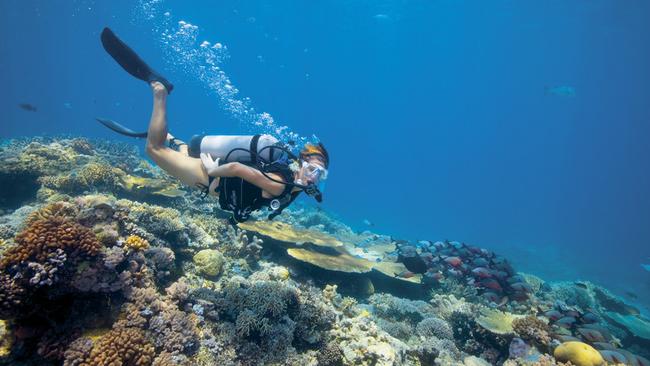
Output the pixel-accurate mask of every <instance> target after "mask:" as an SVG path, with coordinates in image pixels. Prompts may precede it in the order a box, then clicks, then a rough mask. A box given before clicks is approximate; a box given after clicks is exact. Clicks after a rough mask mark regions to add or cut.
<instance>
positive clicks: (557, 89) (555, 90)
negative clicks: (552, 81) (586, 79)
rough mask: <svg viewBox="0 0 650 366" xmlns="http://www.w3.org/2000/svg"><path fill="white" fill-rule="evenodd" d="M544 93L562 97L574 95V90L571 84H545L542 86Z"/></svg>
mask: <svg viewBox="0 0 650 366" xmlns="http://www.w3.org/2000/svg"><path fill="white" fill-rule="evenodd" d="M544 94H546V95H554V96H556V97H563V98H573V97H575V96H576V90H575V88H573V87H572V86H568V85H559V86H547V87H545V88H544Z"/></svg>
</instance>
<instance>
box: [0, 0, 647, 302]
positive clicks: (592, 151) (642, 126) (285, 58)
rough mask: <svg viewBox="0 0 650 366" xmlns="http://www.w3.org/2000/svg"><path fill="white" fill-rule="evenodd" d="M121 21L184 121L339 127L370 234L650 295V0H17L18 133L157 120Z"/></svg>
mask: <svg viewBox="0 0 650 366" xmlns="http://www.w3.org/2000/svg"><path fill="white" fill-rule="evenodd" d="M180 21H183V22H184V23H180V24H179V22H180ZM104 26H110V27H111V28H113V29H114V30H115V32H116V33H117V34H118V35H119V36H120V37H122V38H123V39H124V40H125V41H126V42H128V43H129V44H130V45H131V46H132V47H134V48H135V49H136V50H137V51H138V52H139V53H140V54H141V55H142V56H143V57H144V58H145V59H146V60H147V61H148V62H149V63H150V64H152V65H153V66H154V67H155V68H156V69H158V70H160V71H161V72H162V73H163V74H164V75H165V76H167V77H168V78H169V79H170V80H172V81H173V82H174V84H175V85H176V89H175V90H174V92H173V93H172V95H171V97H170V99H169V110H170V112H169V113H170V121H169V122H170V129H171V131H172V132H173V133H174V134H175V135H177V136H178V137H180V138H189V137H190V136H191V135H193V134H197V133H208V134H243V133H254V132H278V133H280V134H286V133H288V132H291V133H294V134H296V135H297V136H300V137H304V138H306V139H309V138H311V137H312V135H313V134H315V135H316V136H317V137H318V138H320V139H321V140H322V141H323V142H324V143H325V145H326V146H327V148H328V150H329V151H330V155H331V157H332V163H331V172H330V178H329V179H328V182H327V189H326V191H325V202H324V203H323V208H324V209H325V210H327V211H330V212H333V213H336V214H337V215H338V216H339V217H341V218H342V219H343V220H344V221H345V222H347V223H348V224H350V225H352V226H354V227H355V228H357V229H358V230H364V229H372V230H373V231H376V232H382V233H385V234H389V235H393V236H394V237H397V238H406V239H433V240H437V239H444V238H449V239H454V240H459V241H466V242H469V243H473V244H476V245H480V246H483V247H487V248H489V249H491V250H494V251H497V252H499V253H502V254H504V255H506V256H507V257H509V258H510V259H512V260H513V262H514V263H515V265H516V267H517V268H518V269H520V270H522V271H527V272H531V273H534V274H537V275H540V276H542V277H543V278H545V279H567V280H573V279H588V280H592V281H595V282H597V283H600V284H603V285H605V286H607V287H609V288H611V289H612V290H614V291H616V292H618V293H624V292H628V291H629V292H633V293H635V294H636V295H637V296H638V297H639V301H645V302H646V303H650V272H649V271H648V270H647V267H643V264H647V263H650V245H648V243H650V225H649V224H648V223H650V188H649V187H650V170H649V169H648V166H650V164H649V162H648V160H649V159H650V145H649V144H648V143H647V139H648V136H650V123H649V121H650V103H648V98H649V96H650V71H649V69H648V65H650V42H648V41H649V39H648V38H650V37H649V35H650V3H648V2H646V1H641V0H630V1H624V2H622V1H615V0H593V1H555V0H552V1H544V2H532V1H469V0H468V1H395V0H391V1H380V2H378V1H356V2H349V1H345V2H344V1H338V2H292V1H250V2H241V1H221V2H218V3H216V2H212V1H192V2H180V1H169V0H168V1H162V0H149V1H139V2H136V1H134V2H131V1H115V2H104V1H68V2H64V1H18V0H6V1H3V2H1V3H0V32H1V34H2V36H1V37H2V42H0V53H1V54H2V57H1V58H0V68H1V70H2V71H1V72H0V82H1V83H2V85H3V87H2V91H0V93H1V94H2V98H0V103H1V106H2V111H3V119H2V123H1V126H0V135H1V136H2V137H13V136H25V135H27V136H33V135H42V134H73V135H83V136H89V137H105V138H110V139H116V140H118V139H122V140H125V141H129V140H127V139H124V138H121V137H119V136H116V135H114V134H112V133H111V132H109V131H107V130H106V129H104V128H103V127H101V126H100V125H99V124H97V123H96V122H95V121H94V117H96V116H102V117H108V118H112V119H115V120H118V121H120V122H122V123H124V124H126V125H128V126H130V127H132V128H134V129H138V130H142V129H145V127H146V125H147V122H148V118H149V114H150V108H151V96H150V92H149V89H148V88H147V87H146V85H144V84H143V83H142V82H140V81H137V80H135V79H133V78H132V77H130V76H129V75H128V74H126V73H125V72H123V71H122V70H121V69H119V67H118V66H117V65H116V64H115V63H114V61H113V60H111V59H110V58H109V57H108V56H107V55H106V53H105V52H104V50H103V49H102V47H101V44H100V42H99V33H100V32H101V30H102V28H103V27H104ZM204 41H208V42H209V45H205V44H204V46H203V47H201V44H202V43H203V42H204ZM217 43H219V44H220V45H221V47H216V48H215V47H214V45H215V44H217ZM216 67H218V68H219V69H218V70H217V69H216ZM219 71H223V74H222V73H220V72H219ZM558 87H565V88H564V89H562V88H560V89H558ZM554 88H555V89H554ZM563 90H571V91H573V92H574V93H563V92H562V91H563ZM235 91H238V93H235ZM573 94H575V95H573ZM245 98H250V99H245ZM20 103H29V104H32V105H34V106H36V107H37V109H38V110H37V111H36V112H30V111H25V110H23V109H21V108H19V107H18V104H20ZM264 112H266V113H268V115H267V114H264ZM269 115H270V116H272V118H273V122H272V123H269V122H270V119H269ZM282 126H288V128H286V129H283V128H282ZM132 142H133V143H136V144H139V145H140V146H142V145H143V142H142V141H132ZM364 220H368V221H369V222H371V223H372V224H373V225H374V226H372V227H368V226H367V225H366V224H364V222H363V221H364Z"/></svg>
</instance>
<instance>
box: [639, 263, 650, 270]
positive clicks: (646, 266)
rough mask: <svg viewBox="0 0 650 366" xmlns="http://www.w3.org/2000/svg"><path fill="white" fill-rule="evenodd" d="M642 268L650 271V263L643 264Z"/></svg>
mask: <svg viewBox="0 0 650 366" xmlns="http://www.w3.org/2000/svg"><path fill="white" fill-rule="evenodd" d="M641 268H643V269H645V270H646V271H648V272H650V264H642V265H641Z"/></svg>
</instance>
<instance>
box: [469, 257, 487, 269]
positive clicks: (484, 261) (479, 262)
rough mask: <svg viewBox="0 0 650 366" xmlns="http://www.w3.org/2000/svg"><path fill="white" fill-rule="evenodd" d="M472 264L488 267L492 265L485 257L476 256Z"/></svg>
mask: <svg viewBox="0 0 650 366" xmlns="http://www.w3.org/2000/svg"><path fill="white" fill-rule="evenodd" d="M472 264H473V265H475V266H477V267H487V266H488V265H490V262H488V261H487V259H485V258H481V257H479V258H476V259H474V260H472Z"/></svg>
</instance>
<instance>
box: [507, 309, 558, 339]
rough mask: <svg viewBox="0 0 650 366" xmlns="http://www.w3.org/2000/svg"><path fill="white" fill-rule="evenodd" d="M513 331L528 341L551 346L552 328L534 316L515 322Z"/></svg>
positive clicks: (513, 322)
mask: <svg viewBox="0 0 650 366" xmlns="http://www.w3.org/2000/svg"><path fill="white" fill-rule="evenodd" d="M512 329H513V330H514V331H515V333H516V334H517V335H519V337H521V338H522V339H524V340H526V341H529V342H534V343H535V344H538V345H543V346H549V345H550V344H551V336H550V335H549V333H550V331H551V328H550V327H549V326H548V324H546V323H545V322H544V321H542V320H541V319H538V318H536V317H534V316H530V315H529V316H526V317H524V318H519V319H515V320H513V321H512Z"/></svg>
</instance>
